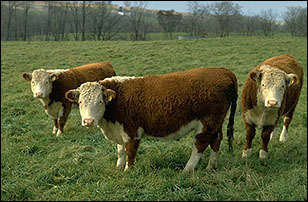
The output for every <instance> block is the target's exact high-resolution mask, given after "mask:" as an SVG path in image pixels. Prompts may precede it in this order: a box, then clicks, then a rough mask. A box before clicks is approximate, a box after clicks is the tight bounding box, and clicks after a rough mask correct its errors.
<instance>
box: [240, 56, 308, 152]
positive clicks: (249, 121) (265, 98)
mask: <svg viewBox="0 0 308 202" xmlns="http://www.w3.org/2000/svg"><path fill="white" fill-rule="evenodd" d="M302 84H303V68H302V67H301V65H300V64H299V63H298V62H297V61H296V60H295V58H294V57H293V56H291V55H289V54H285V55H280V56H276V57H272V58H269V59H267V60H265V61H264V62H263V63H262V64H260V65H258V66H257V67H255V68H254V69H252V71H251V72H250V73H249V74H248V77H247V79H246V81H245V83H244V86H243V90H242V95H241V105H242V118H243V120H244V125H245V129H246V146H245V149H244V151H243V153H242V156H243V157H247V156H249V155H250V154H251V153H252V148H251V147H252V145H251V144H252V140H253V138H254V136H255V130H256V129H255V128H256V127H258V128H261V129H262V133H261V138H262V148H261V150H260V152H259V157H260V158H266V157H267V155H268V142H269V140H270V139H271V137H272V136H273V134H274V132H273V130H274V128H275V127H276V126H277V123H278V121H279V118H280V117H281V116H284V126H283V129H282V132H281V134H280V141H281V142H285V141H286V140H287V137H288V127H289V124H290V122H291V120H292V117H293V113H294V110H295V107H296V104H297V102H298V99H299V96H300V92H301V88H302Z"/></svg>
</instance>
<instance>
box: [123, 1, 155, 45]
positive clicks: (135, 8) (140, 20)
mask: <svg viewBox="0 0 308 202" xmlns="http://www.w3.org/2000/svg"><path fill="white" fill-rule="evenodd" d="M124 4H125V6H126V7H130V14H129V16H128V26H129V30H130V33H131V39H132V40H134V41H137V40H145V38H146V35H147V31H148V28H149V22H147V21H145V17H144V9H145V8H146V7H147V5H148V2H146V1H133V5H132V6H131V1H124Z"/></svg>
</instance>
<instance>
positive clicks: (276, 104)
mask: <svg viewBox="0 0 308 202" xmlns="http://www.w3.org/2000/svg"><path fill="white" fill-rule="evenodd" d="M266 107H280V106H279V102H278V101H277V100H274V99H272V100H267V102H266Z"/></svg>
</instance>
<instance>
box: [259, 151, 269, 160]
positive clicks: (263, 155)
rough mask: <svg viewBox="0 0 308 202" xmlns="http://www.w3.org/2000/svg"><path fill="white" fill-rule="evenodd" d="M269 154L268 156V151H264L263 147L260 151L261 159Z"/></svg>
mask: <svg viewBox="0 0 308 202" xmlns="http://www.w3.org/2000/svg"><path fill="white" fill-rule="evenodd" d="M267 156H268V153H267V152H266V151H264V150H263V149H261V150H260V151H259V157H260V159H266V158H267Z"/></svg>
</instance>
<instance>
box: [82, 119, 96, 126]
mask: <svg viewBox="0 0 308 202" xmlns="http://www.w3.org/2000/svg"><path fill="white" fill-rule="evenodd" d="M83 123H84V125H85V126H88V125H93V124H94V119H84V120H83Z"/></svg>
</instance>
